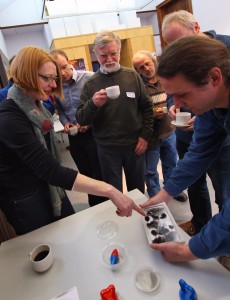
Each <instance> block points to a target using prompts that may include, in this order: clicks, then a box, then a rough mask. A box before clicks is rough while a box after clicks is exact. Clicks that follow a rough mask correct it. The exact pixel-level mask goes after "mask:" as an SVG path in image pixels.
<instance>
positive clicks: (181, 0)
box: [156, 0, 193, 49]
mask: <svg viewBox="0 0 230 300" xmlns="http://www.w3.org/2000/svg"><path fill="white" fill-rule="evenodd" d="M156 8H157V19H158V26H159V31H160V38H161V47H162V49H163V48H164V47H165V46H166V45H167V44H166V43H165V41H164V40H163V38H162V32H161V25H162V20H163V18H164V16H165V15H167V14H169V13H171V12H173V11H177V10H180V9H183V10H187V11H189V12H190V13H193V11H192V0H165V1H164V2H162V3H161V4H159V5H157V7H156Z"/></svg>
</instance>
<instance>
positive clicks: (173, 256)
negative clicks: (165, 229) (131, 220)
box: [150, 242, 198, 262]
mask: <svg viewBox="0 0 230 300" xmlns="http://www.w3.org/2000/svg"><path fill="white" fill-rule="evenodd" d="M150 247H151V248H152V249H154V250H157V251H160V252H161V255H162V256H163V257H164V259H165V260H167V261H169V262H185V261H189V260H194V259H197V258H198V257H196V256H195V255H194V254H193V253H192V252H191V250H190V249H189V246H188V245H187V244H182V243H176V242H166V243H162V244H151V245H150Z"/></svg>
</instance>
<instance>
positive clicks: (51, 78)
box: [38, 74, 59, 83]
mask: <svg viewBox="0 0 230 300" xmlns="http://www.w3.org/2000/svg"><path fill="white" fill-rule="evenodd" d="M38 76H39V77H41V78H42V79H43V80H44V81H45V82H49V83H51V82H53V81H55V82H56V83H57V82H58V81H59V77H58V76H56V77H52V76H45V75H42V74H38Z"/></svg>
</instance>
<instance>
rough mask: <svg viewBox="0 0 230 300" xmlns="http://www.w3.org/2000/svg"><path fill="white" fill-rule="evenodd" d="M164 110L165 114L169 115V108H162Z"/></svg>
mask: <svg viewBox="0 0 230 300" xmlns="http://www.w3.org/2000/svg"><path fill="white" fill-rule="evenodd" d="M162 108H163V113H164V114H167V113H168V108H167V107H166V106H164V107H162Z"/></svg>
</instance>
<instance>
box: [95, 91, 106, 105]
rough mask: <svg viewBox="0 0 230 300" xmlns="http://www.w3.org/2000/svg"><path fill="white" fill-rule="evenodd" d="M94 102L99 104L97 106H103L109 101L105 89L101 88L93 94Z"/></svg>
mask: <svg viewBox="0 0 230 300" xmlns="http://www.w3.org/2000/svg"><path fill="white" fill-rule="evenodd" d="M92 100H93V103H94V104H95V105H96V106H97V107H101V106H103V105H104V104H105V103H106V102H107V101H108V97H107V94H106V91H105V89H102V90H100V91H99V92H96V93H95V94H94V95H93V98H92Z"/></svg>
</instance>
